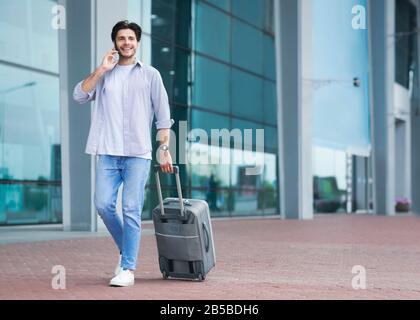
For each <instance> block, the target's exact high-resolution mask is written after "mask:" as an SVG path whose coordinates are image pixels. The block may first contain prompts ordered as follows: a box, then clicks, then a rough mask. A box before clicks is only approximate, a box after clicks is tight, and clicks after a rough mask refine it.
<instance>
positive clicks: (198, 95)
mask: <svg viewBox="0 0 420 320" xmlns="http://www.w3.org/2000/svg"><path fill="white" fill-rule="evenodd" d="M229 70H230V68H229V67H227V66H225V65H223V64H221V63H217V62H215V61H212V60H209V59H206V58H204V57H201V56H196V58H195V69H194V75H195V78H194V84H193V91H192V102H193V104H194V105H197V106H201V107H204V108H208V109H211V110H216V111H220V112H224V113H229V96H230V86H229V83H230V79H229Z"/></svg>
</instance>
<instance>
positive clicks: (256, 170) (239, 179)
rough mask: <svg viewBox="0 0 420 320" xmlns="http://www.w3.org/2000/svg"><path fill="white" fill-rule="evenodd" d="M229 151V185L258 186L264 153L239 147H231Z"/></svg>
mask: <svg viewBox="0 0 420 320" xmlns="http://www.w3.org/2000/svg"><path fill="white" fill-rule="evenodd" d="M231 152H232V155H231V159H232V165H231V178H230V181H231V187H232V188H251V189H258V188H260V187H261V183H262V178H263V176H262V173H263V171H264V164H265V159H264V153H261V152H253V151H249V150H240V149H232V150H231ZM250 170H252V171H250Z"/></svg>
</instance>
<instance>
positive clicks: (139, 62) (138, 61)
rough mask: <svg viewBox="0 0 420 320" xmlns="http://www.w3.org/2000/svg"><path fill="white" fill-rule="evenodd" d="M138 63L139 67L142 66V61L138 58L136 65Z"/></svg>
mask: <svg viewBox="0 0 420 320" xmlns="http://www.w3.org/2000/svg"><path fill="white" fill-rule="evenodd" d="M137 64H138V65H140V67H143V62H141V61H140V60H139V59H136V65H137Z"/></svg>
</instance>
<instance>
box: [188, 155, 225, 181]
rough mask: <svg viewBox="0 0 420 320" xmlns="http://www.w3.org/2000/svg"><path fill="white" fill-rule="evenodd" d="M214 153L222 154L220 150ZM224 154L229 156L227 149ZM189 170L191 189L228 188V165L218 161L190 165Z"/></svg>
mask: <svg viewBox="0 0 420 320" xmlns="http://www.w3.org/2000/svg"><path fill="white" fill-rule="evenodd" d="M214 148H215V149H216V148H217V147H214ZM217 149H221V148H217ZM209 152H212V151H209ZM216 152H219V154H223V153H222V151H221V150H217V151H216ZM226 153H227V154H228V155H229V153H230V150H229V149H227V150H226ZM226 162H227V161H226ZM190 170H191V186H192V187H200V186H207V187H209V188H210V187H211V188H220V187H229V186H230V181H229V177H230V165H229V163H223V162H222V161H221V160H220V161H213V162H209V164H190Z"/></svg>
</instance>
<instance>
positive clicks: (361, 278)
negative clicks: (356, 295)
mask: <svg viewBox="0 0 420 320" xmlns="http://www.w3.org/2000/svg"><path fill="white" fill-rule="evenodd" d="M351 273H352V274H355V276H354V277H353V278H352V280H351V286H352V287H353V289H354V290H359V289H366V268H365V267H363V266H360V265H355V266H353V268H352V269H351Z"/></svg>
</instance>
